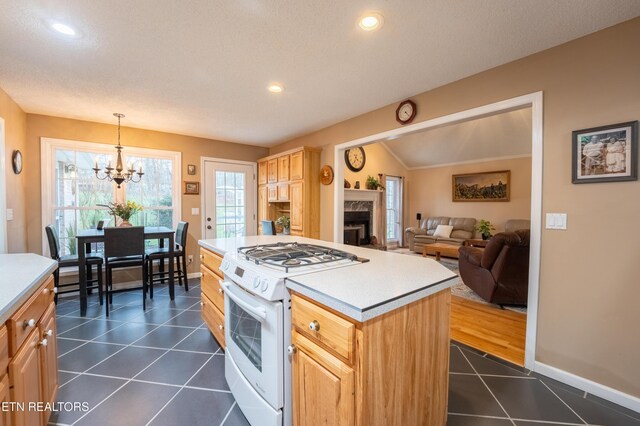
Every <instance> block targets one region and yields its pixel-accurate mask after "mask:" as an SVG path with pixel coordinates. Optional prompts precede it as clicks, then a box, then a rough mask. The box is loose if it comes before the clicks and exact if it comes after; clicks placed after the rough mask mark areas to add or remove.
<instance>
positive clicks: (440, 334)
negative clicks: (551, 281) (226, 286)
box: [200, 236, 457, 425]
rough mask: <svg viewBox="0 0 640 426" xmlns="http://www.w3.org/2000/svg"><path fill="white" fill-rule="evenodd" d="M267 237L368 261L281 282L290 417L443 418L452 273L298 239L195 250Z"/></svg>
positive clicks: (423, 262)
mask: <svg viewBox="0 0 640 426" xmlns="http://www.w3.org/2000/svg"><path fill="white" fill-rule="evenodd" d="M274 242H284V243H287V242H298V243H307V244H316V245H322V246H325V247H330V248H334V249H337V250H343V251H347V252H350V253H353V254H355V255H356V256H358V257H359V258H362V259H367V260H368V261H366V262H363V263H358V262H356V263H355V264H352V265H350V266H345V267H337V268H333V269H326V270H321V271H318V272H313V273H308V274H297V275H294V276H292V277H290V278H287V280H286V287H287V288H288V289H289V292H290V295H291V297H290V304H291V310H290V315H291V331H290V332H291V343H292V345H291V346H290V348H289V352H290V353H291V357H290V359H291V370H292V375H291V379H290V380H291V382H292V405H293V410H292V418H293V424H297V425H304V424H309V425H311V424H319V423H322V424H345V425H347V424H356V425H388V424H411V425H444V424H445V423H446V412H447V393H448V366H449V311H450V291H449V287H450V286H451V285H452V284H453V283H454V282H455V281H456V277H457V276H456V275H455V274H454V273H452V272H451V271H449V270H448V269H447V268H445V267H443V266H442V265H440V264H439V263H437V262H435V261H433V260H431V259H425V258H421V257H414V256H406V255H400V254H395V253H388V252H383V251H378V250H371V249H364V248H360V247H354V246H346V245H343V244H337V243H330V242H325V241H318V240H311V239H307V238H300V237H286V236H257V237H244V238H237V239H216V240H201V241H200V246H201V247H202V248H203V250H202V253H203V256H205V257H206V256H210V255H213V256H214V257H219V256H223V255H224V254H226V253H235V252H236V251H237V249H238V248H240V247H246V246H253V245H258V244H272V243H274ZM201 257H202V256H201ZM205 269H206V268H205ZM203 283H204V281H203ZM205 292H206V290H205V284H203V295H204V294H205ZM203 299H204V296H203ZM204 309H205V308H204V306H203V316H205V313H204ZM214 335H215V333H214Z"/></svg>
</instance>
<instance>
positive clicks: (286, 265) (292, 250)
mask: <svg viewBox="0 0 640 426" xmlns="http://www.w3.org/2000/svg"><path fill="white" fill-rule="evenodd" d="M238 255H239V256H240V257H242V258H244V259H246V260H248V261H251V262H253V263H255V264H256V265H269V266H275V267H279V268H282V269H284V271H285V272H289V269H291V268H298V267H302V266H309V265H314V266H315V265H323V264H330V263H333V262H337V261H341V260H351V261H358V262H366V261H367V260H368V259H363V258H359V257H358V256H356V255H355V254H351V253H347V252H345V251H342V250H336V249H333V248H330V247H323V246H318V245H315V244H301V243H296V242H293V243H274V244H264V245H257V246H250V247H240V248H239V249H238Z"/></svg>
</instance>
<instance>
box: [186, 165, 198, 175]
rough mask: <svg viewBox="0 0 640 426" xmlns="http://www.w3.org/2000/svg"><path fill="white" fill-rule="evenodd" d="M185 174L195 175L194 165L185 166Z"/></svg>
mask: <svg viewBox="0 0 640 426" xmlns="http://www.w3.org/2000/svg"><path fill="white" fill-rule="evenodd" d="M187 174H188V175H195V174H196V165H195V164H187Z"/></svg>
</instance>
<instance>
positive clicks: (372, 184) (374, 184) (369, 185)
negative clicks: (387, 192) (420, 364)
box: [367, 176, 384, 190]
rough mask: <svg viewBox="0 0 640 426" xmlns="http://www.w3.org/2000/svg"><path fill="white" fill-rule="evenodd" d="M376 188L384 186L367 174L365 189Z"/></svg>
mask: <svg viewBox="0 0 640 426" xmlns="http://www.w3.org/2000/svg"><path fill="white" fill-rule="evenodd" d="M378 188H380V189H384V186H382V184H381V183H380V181H378V179H376V178H374V177H373V176H367V189H372V190H376V189H378Z"/></svg>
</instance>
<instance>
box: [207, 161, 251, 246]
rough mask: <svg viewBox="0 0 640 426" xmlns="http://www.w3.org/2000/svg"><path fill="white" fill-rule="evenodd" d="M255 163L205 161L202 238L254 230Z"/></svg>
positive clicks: (229, 236) (240, 233) (221, 236)
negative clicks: (203, 230)
mask: <svg viewBox="0 0 640 426" xmlns="http://www.w3.org/2000/svg"><path fill="white" fill-rule="evenodd" d="M254 173H255V166H254V165H251V164H248V165H245V164H234V163H222V162H213V161H206V162H205V182H204V188H203V191H204V194H205V212H204V216H205V232H204V235H205V238H233V237H241V236H245V235H255V233H256V216H255V203H256V182H255V174H254Z"/></svg>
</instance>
